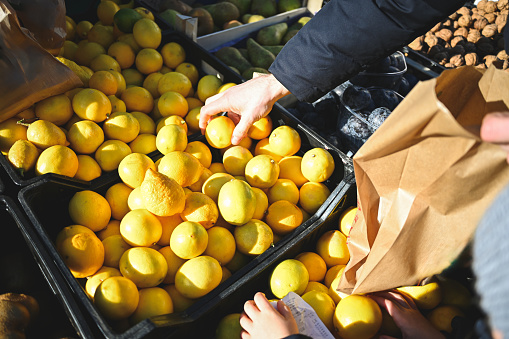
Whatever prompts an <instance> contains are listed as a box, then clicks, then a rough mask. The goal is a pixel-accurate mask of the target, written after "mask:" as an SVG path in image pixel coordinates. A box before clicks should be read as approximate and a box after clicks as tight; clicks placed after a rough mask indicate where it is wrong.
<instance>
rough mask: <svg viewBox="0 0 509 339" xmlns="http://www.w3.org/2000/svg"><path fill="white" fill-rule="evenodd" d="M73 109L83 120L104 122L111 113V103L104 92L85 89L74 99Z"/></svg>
mask: <svg viewBox="0 0 509 339" xmlns="http://www.w3.org/2000/svg"><path fill="white" fill-rule="evenodd" d="M72 108H73V110H74V113H76V114H77V115H78V116H79V117H80V118H82V119H86V120H92V121H95V122H102V121H104V120H106V118H107V117H108V115H109V114H110V113H111V102H110V101H109V100H108V97H107V96H106V94H104V93H103V92H101V91H99V90H97V89H94V88H84V89H82V90H81V91H79V92H78V93H76V95H75V96H74V97H73V98H72Z"/></svg>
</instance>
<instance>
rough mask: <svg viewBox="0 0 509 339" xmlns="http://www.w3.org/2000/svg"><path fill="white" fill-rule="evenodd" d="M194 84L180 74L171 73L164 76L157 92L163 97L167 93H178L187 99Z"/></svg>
mask: <svg viewBox="0 0 509 339" xmlns="http://www.w3.org/2000/svg"><path fill="white" fill-rule="evenodd" d="M192 87H193V84H192V83H191V80H189V78H188V77H187V76H186V75H185V74H183V73H180V72H169V73H166V74H164V75H163V76H162V77H161V79H160V80H159V83H158V84H157V90H158V91H159V94H161V95H163V94H164V93H166V92H177V93H180V94H181V95H182V96H183V97H187V96H188V95H189V93H190V91H191V88H192Z"/></svg>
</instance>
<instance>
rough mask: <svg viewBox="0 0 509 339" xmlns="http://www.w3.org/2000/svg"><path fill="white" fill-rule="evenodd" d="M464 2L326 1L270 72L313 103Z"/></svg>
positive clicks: (291, 90) (422, 32)
mask: <svg viewBox="0 0 509 339" xmlns="http://www.w3.org/2000/svg"><path fill="white" fill-rule="evenodd" d="M464 3H465V0H461V1H460V0H331V1H330V2H328V3H327V4H326V5H324V6H323V7H322V9H321V10H320V11H318V13H317V14H316V15H315V17H314V18H313V19H312V20H310V21H309V22H308V23H307V24H306V25H305V26H304V27H303V28H302V29H301V30H300V31H299V33H298V34H297V35H295V36H294V38H292V39H291V40H290V41H289V42H288V43H287V44H286V45H285V47H284V48H283V49H282V51H281V52H280V53H279V54H278V56H277V58H276V60H275V61H274V63H273V64H272V66H271V67H270V68H269V71H270V72H271V73H272V74H274V76H275V77H276V78H277V79H278V80H279V81H280V82H281V83H282V84H283V85H284V86H285V87H286V88H287V89H288V90H289V91H290V92H291V93H292V94H294V95H295V96H296V97H297V98H298V99H299V100H302V101H314V100H316V99H318V98H320V97H321V96H323V95H324V94H325V93H327V92H329V91H330V90H331V89H333V88H335V87H336V86H338V85H339V84H341V83H343V82H344V81H346V80H348V79H349V78H351V77H352V76H354V75H356V74H357V73H358V72H360V71H361V70H362V68H363V67H365V66H367V65H369V64H371V63H373V62H374V61H377V60H379V59H381V58H383V57H386V56H388V55H390V54H391V53H393V52H395V51H396V50H397V49H399V48H401V47H402V46H405V45H407V44H409V43H410V42H411V41H412V40H414V39H415V38H416V37H418V36H420V35H422V34H424V33H425V32H427V31H428V30H429V29H431V28H432V27H433V26H434V25H435V24H436V23H438V22H440V21H441V20H442V19H444V18H445V17H447V16H448V15H450V14H452V13H453V12H454V11H455V10H457V9H458V8H460V7H461V6H462V5H463V4H464Z"/></svg>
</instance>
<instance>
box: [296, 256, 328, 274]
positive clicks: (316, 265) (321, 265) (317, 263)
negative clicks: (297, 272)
mask: <svg viewBox="0 0 509 339" xmlns="http://www.w3.org/2000/svg"><path fill="white" fill-rule="evenodd" d="M295 259H297V260H299V261H300V262H302V263H303V264H304V266H306V268H307V270H308V273H309V281H322V280H323V279H324V278H325V274H326V273H327V264H325V260H323V258H322V257H320V256H319V255H318V254H317V253H315V252H302V253H300V254H298V255H297V256H296V257H295Z"/></svg>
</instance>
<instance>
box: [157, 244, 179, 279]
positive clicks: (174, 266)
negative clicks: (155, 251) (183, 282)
mask: <svg viewBox="0 0 509 339" xmlns="http://www.w3.org/2000/svg"><path fill="white" fill-rule="evenodd" d="M159 252H160V253H161V254H162V255H163V256H164V259H165V260H166V263H167V264H168V271H167V273H166V277H165V278H164V280H163V283H164V284H173V283H174V282H175V274H176V273H177V271H178V269H179V268H180V266H182V264H184V263H185V262H186V259H182V258H180V257H179V256H178V255H176V254H175V253H174V252H173V250H172V249H171V247H170V246H165V247H163V248H161V249H159Z"/></svg>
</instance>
